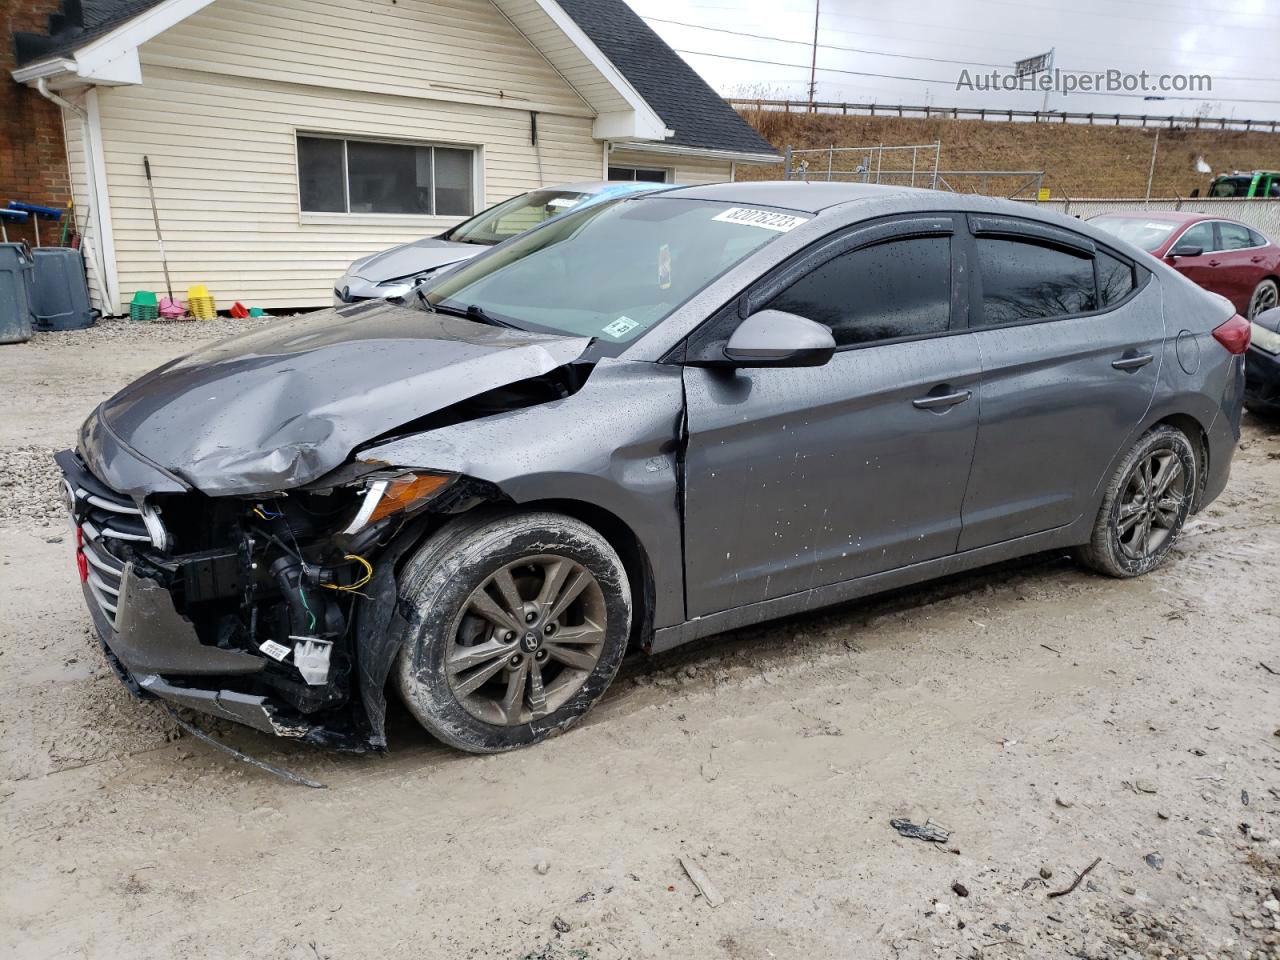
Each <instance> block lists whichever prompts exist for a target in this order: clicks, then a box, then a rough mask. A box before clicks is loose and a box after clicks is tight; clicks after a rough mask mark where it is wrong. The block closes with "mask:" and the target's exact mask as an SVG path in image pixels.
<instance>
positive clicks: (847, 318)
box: [769, 237, 951, 347]
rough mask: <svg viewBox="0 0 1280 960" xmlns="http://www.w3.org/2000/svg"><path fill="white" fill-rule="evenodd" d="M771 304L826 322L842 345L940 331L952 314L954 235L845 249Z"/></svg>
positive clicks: (773, 306)
mask: <svg viewBox="0 0 1280 960" xmlns="http://www.w3.org/2000/svg"><path fill="white" fill-rule="evenodd" d="M769 307H770V308H771V309H773V310H785V311H787V312H788V313H795V314H799V315H800V316H802V317H808V318H809V319H810V320H816V321H817V322H818V323H825V324H826V325H827V326H829V327H830V328H831V331H832V333H833V334H834V335H835V339H836V344H837V345H838V346H842V347H843V346H852V345H854V344H862V343H873V342H875V341H878V340H890V339H893V338H896V337H911V336H919V335H921V334H929V333H942V332H944V331H945V330H946V329H947V326H948V324H949V322H950V319H951V239H950V237H914V238H911V239H909V240H895V241H891V242H889V243H882V244H878V245H876V246H874V247H864V248H862V249H861V250H853V251H851V252H849V253H846V254H842V255H841V256H838V257H836V258H835V259H833V260H829V261H827V262H826V263H825V264H823V265H822V266H820V267H818V268H817V269H815V270H813V271H812V272H811V273H808V274H806V275H805V276H803V277H801V278H800V279H799V280H797V281H796V282H795V283H793V284H792V285H791V286H790V287H788V288H787V289H786V290H783V291H782V292H781V293H780V294H778V296H776V297H775V298H774V299H773V302H772V303H770V304H769Z"/></svg>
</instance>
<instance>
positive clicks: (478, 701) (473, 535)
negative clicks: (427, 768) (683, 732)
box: [394, 512, 631, 753]
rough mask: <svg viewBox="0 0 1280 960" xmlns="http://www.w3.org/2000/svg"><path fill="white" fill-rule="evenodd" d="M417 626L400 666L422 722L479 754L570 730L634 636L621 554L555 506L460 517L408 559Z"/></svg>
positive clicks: (406, 593)
mask: <svg viewBox="0 0 1280 960" xmlns="http://www.w3.org/2000/svg"><path fill="white" fill-rule="evenodd" d="M400 595H401V596H402V597H403V598H404V599H405V600H406V601H407V602H408V603H409V604H410V605H411V606H412V608H413V610H414V615H413V617H412V623H413V632H412V633H411V634H410V636H409V638H408V639H407V640H406V642H405V645H404V648H403V649H402V650H401V652H400V657H399V659H398V661H397V664H396V668H395V671H394V672H395V676H396V680H397V685H398V687H399V689H400V693H401V695H402V696H403V698H404V701H405V703H406V704H407V705H408V707H409V710H410V711H411V712H412V713H413V715H414V716H415V717H417V719H418V721H419V722H420V723H421V724H422V725H423V726H424V727H425V728H426V729H427V730H428V731H429V732H430V733H432V734H434V735H435V736H436V737H438V738H439V739H440V740H442V741H443V742H445V743H447V744H449V745H450V746H452V747H456V748H457V749H459V750H466V751H469V752H472V753H499V752H502V751H504V750H512V749H514V748H516V747H523V746H528V745H530V744H534V743H537V742H539V741H540V740H543V739H545V738H547V737H549V736H551V735H553V734H555V733H558V732H560V731H562V730H565V729H567V728H568V727H569V726H571V725H572V724H573V723H575V722H576V721H577V720H578V719H579V718H581V717H582V716H583V715H584V714H585V713H586V712H587V711H588V710H589V709H590V708H591V707H592V705H593V704H595V702H596V701H597V700H598V699H600V697H601V695H602V694H603V693H604V691H605V689H606V688H607V687H608V686H609V683H610V681H612V680H613V677H614V675H615V674H616V673H617V671H618V667H619V665H621V663H622V658H623V655H624V654H625V653H626V649H627V639H628V637H629V635H630V632H631V587H630V584H629V583H628V580H627V574H626V570H625V569H624V568H623V565H622V561H621V560H619V559H618V555H617V553H616V552H615V551H614V549H613V548H612V547H611V546H610V545H609V542H608V541H607V540H605V539H604V537H602V536H601V535H600V534H599V533H597V532H596V531H595V530H593V529H592V528H591V527H589V526H587V525H586V524H585V523H582V522H581V521H578V520H574V519H573V518H571V517H567V516H562V515H560V514H555V513H543V512H538V513H525V514H516V515H509V516H500V517H496V518H488V519H486V518H479V519H477V518H469V517H462V518H459V519H458V520H455V521H453V522H452V523H450V524H448V525H446V526H445V527H443V528H442V529H441V530H440V531H439V532H437V533H436V534H435V535H434V536H433V537H432V538H431V539H430V540H428V541H427V542H426V543H425V544H423V546H422V547H420V548H419V550H418V551H417V553H415V554H414V555H413V556H412V558H411V559H410V560H409V562H408V563H407V564H406V566H405V569H404V571H403V573H402V574H401V578H400Z"/></svg>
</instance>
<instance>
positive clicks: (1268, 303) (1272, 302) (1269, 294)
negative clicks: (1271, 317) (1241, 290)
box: [1247, 280, 1280, 320]
mask: <svg viewBox="0 0 1280 960" xmlns="http://www.w3.org/2000/svg"><path fill="white" fill-rule="evenodd" d="M1277 305H1280V287H1278V286H1276V282H1275V281H1274V280H1263V281H1261V282H1260V283H1259V284H1258V285H1257V286H1256V287H1254V288H1253V295H1252V296H1251V297H1249V316H1248V317H1247V319H1249V320H1252V319H1253V318H1254V317H1256V316H1257V315H1258V314H1260V313H1262V311H1264V310H1270V309H1271V308H1272V307H1274V306H1277Z"/></svg>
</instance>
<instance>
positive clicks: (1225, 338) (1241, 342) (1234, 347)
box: [1213, 313, 1249, 354]
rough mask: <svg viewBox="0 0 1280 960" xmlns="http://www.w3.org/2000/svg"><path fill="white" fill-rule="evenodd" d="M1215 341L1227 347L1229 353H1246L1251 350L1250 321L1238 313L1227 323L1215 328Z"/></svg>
mask: <svg viewBox="0 0 1280 960" xmlns="http://www.w3.org/2000/svg"><path fill="white" fill-rule="evenodd" d="M1213 339H1215V340H1217V341H1218V342H1219V343H1220V344H1222V345H1223V346H1224V347H1226V348H1227V352H1228V353H1235V354H1240V353H1244V352H1245V351H1246V350H1248V349H1249V321H1248V320H1246V319H1245V318H1244V317H1242V316H1240V314H1238V313H1237V314H1236V315H1235V316H1234V317H1232V318H1231V319H1230V320H1228V321H1227V322H1226V323H1224V324H1222V325H1221V326H1217V327H1214V328H1213Z"/></svg>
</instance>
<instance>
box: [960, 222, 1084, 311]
mask: <svg viewBox="0 0 1280 960" xmlns="http://www.w3.org/2000/svg"><path fill="white" fill-rule="evenodd" d="M977 244H978V266H979V269H980V270H981V271H982V316H980V317H978V318H977V321H978V325H987V326H990V325H992V324H998V323H1015V322H1017V321H1019V320H1037V319H1049V318H1051V317H1062V316H1067V315H1070V314H1073V313H1084V312H1086V311H1088V310H1094V309H1096V307H1097V298H1096V296H1095V293H1094V279H1093V258H1092V257H1091V256H1089V255H1088V254H1076V253H1070V252H1068V251H1066V250H1061V249H1058V248H1057V247H1046V246H1042V245H1040V244H1037V243H1029V242H1027V241H1023V240H1005V239H996V238H993V237H979V238H978V240H977Z"/></svg>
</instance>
